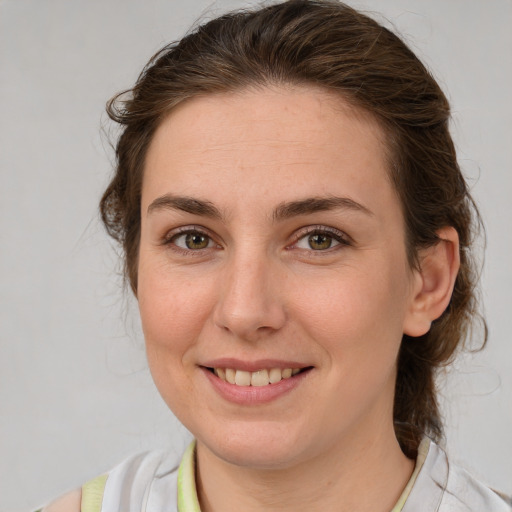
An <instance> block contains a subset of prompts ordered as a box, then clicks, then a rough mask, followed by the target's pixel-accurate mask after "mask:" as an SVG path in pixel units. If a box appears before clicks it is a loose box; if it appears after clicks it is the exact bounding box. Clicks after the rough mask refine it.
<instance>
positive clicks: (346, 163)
mask: <svg viewBox="0 0 512 512" xmlns="http://www.w3.org/2000/svg"><path fill="white" fill-rule="evenodd" d="M383 139H384V136H383V133H382V131H381V129H380V127H379V125H378V124H377V123H376V122H375V121H374V120H373V119H372V118H371V117H370V116H368V115H366V114H364V113H363V112H361V111H358V110H356V109H354V108H352V107H350V106H349V105H348V104H347V103H345V102H344V101H343V100H342V99H341V98H340V97H339V96H335V95H334V94H332V93H329V92H325V91H322V90H319V89H315V88H312V87H309V88H307V87H297V88H291V87H287V88H284V87H280V88H277V87H275V88H264V89H257V90H244V91H241V92H237V93H226V94H218V95H210V96H205V97H197V98H194V99H192V100H189V101H188V102H186V103H184V104H182V105H181V106H179V107H178V108H176V109H175V110H174V111H173V112H172V113H171V114H170V115H169V116H168V117H167V118H166V119H165V120H164V121H163V123H162V124H161V126H160V127H159V129H158V130H157V132H156V134H155V136H154V139H153V141H152V144H151V146H150V148H149V151H148V154H147V160H146V167H145V175H144V182H143V191H142V209H141V239H140V254H139V267H138V290H137V298H138V301H139V307H140V313H141V318H142V324H143V329H144V334H145V339H146V346H147V356H148V361H149V365H150V369H151V372H152V375H153V378H154V380H155V383H156V385H157V387H158V389H159V391H160V393H161V395H162V397H163V398H164V400H165V401H166V403H167V404H168V406H169V407H170V408H171V410H172V411H173V412H174V413H175V414H176V415H177V416H178V418H179V419H180V420H181V421H182V422H183V423H184V425H185V426H186V427H187V428H188V429H189V430H190V431H191V432H192V433H193V435H194V436H195V437H196V438H197V440H198V445H197V475H196V478H197V483H198V493H199V498H200V501H201V507H202V510H203V512H209V511H219V510H222V511H223V512H229V511H231V510H246V511H256V510H269V507H271V509H272V510H290V511H291V510H293V511H301V510H311V509H312V508H311V507H312V506H313V507H314V509H315V510H323V509H325V510H339V511H343V510H347V511H348V510H351V511H370V510H371V511H373V512H378V511H389V510H390V509H391V508H392V507H393V505H394V503H395V502H396V500H397V499H398V497H399V495H400V493H401V491H402V489H403V488H404V486H405V484H406V483H407V481H408V479H409V477H410V474H411V472H412V470H413V465H414V463H413V461H410V460H409V459H407V458H406V457H405V456H404V455H403V453H402V452H401V450H400V448H399V445H398V443H397V441H396V438H395V435H394V431H393V421H392V408H393V395H394V385H395V378H396V359H397V353H398V350H399V346H400V343H401V339H402V335H403V333H407V334H410V335H413V336H417V335H420V334H423V333H424V332H426V331H427V330H428V328H429V326H430V322H431V321H432V320H433V319H435V318H437V316H439V315H440V314H441V313H442V311H443V310H444V308H445V307H446V305H447V303H448V300H449V297H450V294H451V288H452V287H453V280H454V278H455V274H456V271H457V265H458V261H457V257H456V254H457V240H456V234H454V231H453V230H452V229H451V228H447V229H446V230H445V231H444V232H443V233H441V234H442V235H443V237H444V239H445V242H443V243H441V244H438V246H436V248H434V249H432V250H431V251H430V252H428V253H427V252H425V254H423V255H422V261H424V262H425V265H424V268H425V269H427V270H426V271H417V270H413V269H411V268H410V267H409V265H408V262H407V257H406V251H405V239H404V237H405V234H404V219H403V216H402V212H401V208H400V203H399V200H398V198H397V195H396V193H395V191H394V189H393V187H392V185H391V182H390V180H389V178H388V172H387V161H386V158H385V146H384V143H383ZM176 197H180V198H183V197H186V198H189V199H190V198H192V199H194V200H196V201H201V202H202V203H201V204H203V205H204V204H206V206H207V208H206V210H205V208H203V209H202V210H201V209H198V208H197V207H196V206H197V205H196V206H194V208H191V207H190V205H191V203H190V201H188V202H187V201H185V202H183V201H181V202H180V201H176ZM332 197H337V198H344V203H343V204H342V205H341V206H340V205H339V204H338V205H335V206H332V207H330V208H328V209H325V210H321V211H311V210H312V209H311V208H309V209H308V208H305V207H304V204H303V203H302V208H295V209H292V208H288V210H286V208H283V204H284V203H286V204H287V203H293V202H295V203H297V202H300V201H304V200H305V199H308V198H322V199H325V198H332ZM347 199H348V200H349V201H347ZM308 204H310V203H308ZM347 204H348V206H347ZM354 205H359V206H354ZM184 209H187V210H189V211H184ZM192 210H195V211H192ZM283 212H286V213H283ZM319 229H320V230H321V232H320V235H321V236H324V237H325V238H323V239H322V240H323V241H325V242H326V243H327V244H328V243H331V246H330V247H329V248H327V249H318V248H317V247H318V246H315V249H313V248H312V247H311V245H310V242H311V240H312V239H311V238H309V237H310V236H311V235H313V234H315V233H316V234H318V230H319ZM180 230H181V231H180ZM183 230H188V231H191V230H194V232H195V233H196V234H197V233H199V234H202V236H204V237H205V238H204V239H203V240H205V241H206V247H204V248H200V249H195V248H194V249H191V248H189V247H187V246H186V243H185V235H183V234H182V231H183ZM225 357H229V358H236V359H239V360H242V361H254V360H258V359H268V358H271V359H277V360H286V361H290V360H292V361H296V362H298V363H301V366H308V367H312V369H311V370H310V371H309V372H308V373H307V375H305V377H304V378H303V379H302V380H301V382H300V384H299V385H297V386H295V387H294V388H293V389H292V390H291V391H290V392H288V393H286V394H284V395H283V396H280V397H278V398H277V399H276V400H273V401H270V402H269V403H264V404H256V405H255V404H252V405H250V404H242V405H241V404H234V403H232V402H229V401H227V400H226V399H225V398H223V397H222V396H220V395H219V393H218V392H217V391H216V390H215V389H214V387H213V386H212V385H211V383H210V381H209V380H208V378H206V377H205V371H204V369H202V368H201V366H202V365H204V364H205V362H207V361H211V360H212V359H217V358H225Z"/></svg>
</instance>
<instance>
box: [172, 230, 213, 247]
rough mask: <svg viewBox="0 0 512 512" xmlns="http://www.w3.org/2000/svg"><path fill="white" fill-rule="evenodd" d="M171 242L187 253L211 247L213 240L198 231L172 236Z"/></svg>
mask: <svg viewBox="0 0 512 512" xmlns="http://www.w3.org/2000/svg"><path fill="white" fill-rule="evenodd" d="M171 242H172V243H173V244H174V245H176V246H177V247H179V248H180V249H185V250H189V251H200V250H201V249H208V248H209V247H212V246H213V240H212V239H211V238H210V237H209V236H208V235H205V234H204V233H201V232H199V231H189V232H187V233H181V234H179V235H176V236H174V237H173V238H172V239H171Z"/></svg>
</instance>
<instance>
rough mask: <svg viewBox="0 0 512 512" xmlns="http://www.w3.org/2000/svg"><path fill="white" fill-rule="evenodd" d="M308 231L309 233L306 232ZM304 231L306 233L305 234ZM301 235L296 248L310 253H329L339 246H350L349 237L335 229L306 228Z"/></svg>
mask: <svg viewBox="0 0 512 512" xmlns="http://www.w3.org/2000/svg"><path fill="white" fill-rule="evenodd" d="M306 230H307V231H306ZM304 231H306V232H305V233H304ZM303 233H304V234H302V233H299V235H298V238H297V242H295V244H294V247H295V248H297V249H303V250H308V251H327V250H329V249H334V248H335V247H337V246H341V245H349V244H350V243H349V241H348V237H347V236H346V235H344V234H343V233H342V232H341V231H338V230H337V229H334V228H326V227H316V228H312V227H310V228H306V229H305V230H303Z"/></svg>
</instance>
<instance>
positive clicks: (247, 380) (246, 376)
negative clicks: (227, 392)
mask: <svg viewBox="0 0 512 512" xmlns="http://www.w3.org/2000/svg"><path fill="white" fill-rule="evenodd" d="M235 384H236V385H237V386H250V385H251V372H244V371H242V370H237V371H236V374H235Z"/></svg>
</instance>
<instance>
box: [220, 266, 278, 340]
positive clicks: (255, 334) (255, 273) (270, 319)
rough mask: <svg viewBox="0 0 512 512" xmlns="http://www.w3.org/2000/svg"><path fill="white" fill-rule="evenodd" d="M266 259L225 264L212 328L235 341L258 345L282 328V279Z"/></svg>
mask: <svg viewBox="0 0 512 512" xmlns="http://www.w3.org/2000/svg"><path fill="white" fill-rule="evenodd" d="M275 267H276V265H272V262H269V260H268V258H263V257H262V258H256V257H251V258H238V259H237V260H236V261H231V262H230V263H227V267H226V272H224V273H223V275H222V278H221V279H222V283H221V284H220V288H221V293H220V294H219V295H220V297H219V301H218V303H217V305H216V308H215V311H214V321H215V324H216V325H217V326H218V327H220V328H221V329H223V330H225V331H227V332H229V333H230V334H232V335H233V336H236V337H237V338H240V339H243V340H246V341H257V340H258V339H260V338H261V337H263V336H266V335H269V334H272V333H273V332H275V331H278V330H279V329H281V328H282V327H283V325H284V324H285V322H286V311H285V307H284V303H283V300H282V299H283V297H282V293H281V290H280V285H281V284H282V279H283V277H284V276H282V275H279V271H278V270H277V269H276V268H275Z"/></svg>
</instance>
